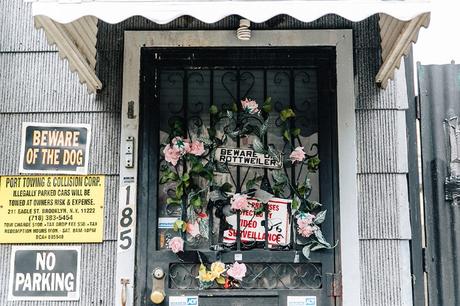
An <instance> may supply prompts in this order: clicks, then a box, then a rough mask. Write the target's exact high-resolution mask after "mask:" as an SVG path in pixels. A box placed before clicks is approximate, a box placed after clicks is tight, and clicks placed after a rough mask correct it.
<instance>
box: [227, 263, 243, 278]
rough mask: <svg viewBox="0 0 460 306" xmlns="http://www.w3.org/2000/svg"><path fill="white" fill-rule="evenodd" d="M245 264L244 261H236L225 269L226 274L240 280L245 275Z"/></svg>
mask: <svg viewBox="0 0 460 306" xmlns="http://www.w3.org/2000/svg"><path fill="white" fill-rule="evenodd" d="M246 271H247V268H246V265H245V264H244V263H238V262H237V261H236V262H235V263H234V264H233V265H232V266H231V267H230V268H229V269H228V270H227V275H228V276H230V277H233V278H234V279H236V280H239V281H242V280H243V277H245V276H246Z"/></svg>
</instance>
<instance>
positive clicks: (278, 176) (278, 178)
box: [272, 170, 288, 184]
mask: <svg viewBox="0 0 460 306" xmlns="http://www.w3.org/2000/svg"><path fill="white" fill-rule="evenodd" d="M272 176H273V180H274V181H275V183H276V184H283V183H287V181H288V178H287V176H286V174H285V173H284V172H283V171H281V170H275V171H273V172H272Z"/></svg>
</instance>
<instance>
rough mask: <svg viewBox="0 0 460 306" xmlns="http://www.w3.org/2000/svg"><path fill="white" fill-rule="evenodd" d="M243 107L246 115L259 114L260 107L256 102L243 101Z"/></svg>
mask: <svg viewBox="0 0 460 306" xmlns="http://www.w3.org/2000/svg"><path fill="white" fill-rule="evenodd" d="M241 106H242V107H243V111H245V112H246V113H249V114H257V113H258V112H259V105H258V104H257V102H256V101H255V100H250V99H248V98H246V99H245V100H241Z"/></svg>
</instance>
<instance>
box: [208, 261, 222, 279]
mask: <svg viewBox="0 0 460 306" xmlns="http://www.w3.org/2000/svg"><path fill="white" fill-rule="evenodd" d="M224 272H225V264H224V263H222V262H220V261H215V262H213V263H212V264H211V273H213V274H214V276H215V277H216V278H218V277H220V275H221V274H222V273H224Z"/></svg>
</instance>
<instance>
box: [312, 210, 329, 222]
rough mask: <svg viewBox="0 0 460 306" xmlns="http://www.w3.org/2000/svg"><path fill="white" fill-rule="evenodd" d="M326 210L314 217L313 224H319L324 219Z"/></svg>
mask: <svg viewBox="0 0 460 306" xmlns="http://www.w3.org/2000/svg"><path fill="white" fill-rule="evenodd" d="M326 212H327V210H323V211H320V212H319V213H318V214H317V215H316V217H315V224H321V223H323V222H324V219H326Z"/></svg>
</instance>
